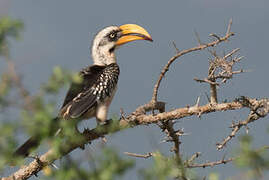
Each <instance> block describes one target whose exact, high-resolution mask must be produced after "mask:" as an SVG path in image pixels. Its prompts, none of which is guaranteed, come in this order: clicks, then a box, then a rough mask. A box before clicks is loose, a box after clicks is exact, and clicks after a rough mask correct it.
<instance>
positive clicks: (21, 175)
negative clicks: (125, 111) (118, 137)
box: [3, 98, 269, 180]
mask: <svg viewBox="0 0 269 180" xmlns="http://www.w3.org/2000/svg"><path fill="white" fill-rule="evenodd" d="M268 101H269V100H268V99H261V100H256V99H249V98H248V102H249V103H250V104H252V105H256V104H261V103H262V102H267V103H268ZM142 107H144V109H143V111H144V112H147V111H151V110H152V108H153V106H152V107H149V106H148V105H147V106H146V105H145V106H141V107H139V108H137V109H136V111H142V109H141V108H142ZM244 107H249V105H248V104H245V102H242V101H233V102H229V103H221V104H215V105H212V104H206V105H203V106H196V105H195V106H192V107H184V108H178V109H175V110H171V111H168V112H163V113H159V114H157V115H154V116H153V115H152V114H149V115H146V114H143V113H142V114H140V115H134V114H135V112H136V111H135V112H134V113H132V114H130V115H129V116H127V117H126V118H125V119H121V120H120V121H119V124H118V126H117V127H114V128H113V132H111V130H110V129H111V123H112V122H111V121H109V122H108V123H107V124H104V125H101V130H100V128H95V129H92V130H84V132H83V137H84V139H83V140H82V141H79V142H76V143H70V144H69V143H68V142H67V143H65V147H64V148H62V152H61V155H57V153H56V152H55V151H56V150H55V149H53V148H52V149H50V150H48V151H47V152H46V153H44V154H43V155H41V156H40V157H39V160H38V161H37V160H33V161H32V162H31V163H29V164H28V165H26V166H24V167H22V168H21V169H19V170H18V171H17V172H15V173H14V174H12V175H11V176H9V177H8V178H3V180H13V179H27V178H29V177H31V176H32V175H34V174H37V173H38V172H39V171H40V170H42V168H43V167H45V166H47V165H50V164H51V163H53V162H54V161H55V160H57V159H59V158H60V157H62V156H65V155H66V154H68V153H70V152H72V151H73V150H74V149H76V148H79V147H82V146H83V145H84V144H87V143H90V142H92V141H93V140H96V139H99V138H102V137H104V135H107V134H110V133H115V132H118V131H120V130H121V129H123V128H128V127H134V126H139V125H145V124H152V123H158V122H162V121H170V120H174V119H182V118H184V117H189V116H193V115H203V114H207V113H211V112H216V111H228V110H236V109H241V108H244ZM255 107H256V106H255ZM257 112H258V113H260V112H259V111H257ZM66 144H68V146H67V147H66Z"/></svg>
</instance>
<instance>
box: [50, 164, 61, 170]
mask: <svg viewBox="0 0 269 180" xmlns="http://www.w3.org/2000/svg"><path fill="white" fill-rule="evenodd" d="M51 166H52V167H54V168H55V169H57V170H58V169H59V168H58V167H57V166H56V164H54V163H51Z"/></svg>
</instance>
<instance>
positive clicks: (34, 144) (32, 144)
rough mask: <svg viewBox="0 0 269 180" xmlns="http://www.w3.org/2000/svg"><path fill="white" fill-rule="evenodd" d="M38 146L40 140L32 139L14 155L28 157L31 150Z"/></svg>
mask: <svg viewBox="0 0 269 180" xmlns="http://www.w3.org/2000/svg"><path fill="white" fill-rule="evenodd" d="M38 145H39V140H38V139H36V138H34V137H31V138H29V139H28V140H27V141H26V142H25V143H24V144H23V145H21V146H20V147H19V148H18V149H17V150H16V151H15V152H14V155H15V156H23V157H26V156H28V155H29V153H30V150H31V149H33V148H35V147H37V146H38Z"/></svg>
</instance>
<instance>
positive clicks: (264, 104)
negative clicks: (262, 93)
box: [216, 97, 269, 150]
mask: <svg viewBox="0 0 269 180" xmlns="http://www.w3.org/2000/svg"><path fill="white" fill-rule="evenodd" d="M238 101H239V102H241V103H242V104H244V105H245V106H246V107H249V108H250V110H251V111H250V113H249V115H248V117H247V119H246V120H245V121H239V122H238V123H233V124H232V126H231V128H232V129H233V130H232V132H231V133H230V134H229V136H227V137H226V138H225V139H224V140H223V141H222V142H220V143H217V144H216V145H217V150H221V149H223V148H224V147H225V145H226V144H227V143H228V142H229V141H230V140H231V139H232V138H233V137H235V135H236V133H237V132H238V131H239V130H240V128H241V127H243V126H244V127H247V125H248V124H249V123H251V122H254V121H256V120H258V119H260V118H263V117H265V116H266V115H267V114H268V113H269V100H268V99H264V100H262V101H260V102H259V103H257V102H250V101H249V99H248V98H246V97H241V99H238Z"/></svg>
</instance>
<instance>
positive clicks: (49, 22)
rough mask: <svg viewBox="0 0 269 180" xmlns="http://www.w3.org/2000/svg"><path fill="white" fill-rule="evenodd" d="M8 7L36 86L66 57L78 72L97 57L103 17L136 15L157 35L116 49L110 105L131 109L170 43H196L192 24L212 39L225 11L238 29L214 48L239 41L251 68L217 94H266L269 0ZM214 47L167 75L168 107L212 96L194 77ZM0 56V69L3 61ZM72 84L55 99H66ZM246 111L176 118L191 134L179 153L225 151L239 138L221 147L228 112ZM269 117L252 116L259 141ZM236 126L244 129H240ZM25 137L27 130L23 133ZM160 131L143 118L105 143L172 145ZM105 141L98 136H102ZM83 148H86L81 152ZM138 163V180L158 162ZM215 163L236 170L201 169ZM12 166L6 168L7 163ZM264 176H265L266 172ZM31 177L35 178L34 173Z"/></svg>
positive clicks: (23, 69)
mask: <svg viewBox="0 0 269 180" xmlns="http://www.w3.org/2000/svg"><path fill="white" fill-rule="evenodd" d="M5 15H8V16H10V17H12V18H16V19H20V20H22V21H23V23H24V31H23V33H22V38H21V40H20V41H19V42H12V43H11V47H10V48H11V51H10V54H11V59H12V60H14V61H15V64H16V69H17V71H18V72H19V73H20V74H21V75H23V83H24V84H25V86H26V87H27V88H28V89H29V90H30V92H31V93H32V94H35V93H37V92H38V91H39V88H40V86H41V84H42V83H44V82H46V81H47V80H48V78H49V76H50V74H51V73H52V70H53V67H54V66H58V65H59V66H61V67H63V68H65V69H69V70H72V71H74V72H76V71H79V70H80V69H81V68H83V67H85V66H87V65H90V64H92V60H91V56H90V51H89V48H90V46H91V42H92V40H93V37H94V36H95V34H96V33H97V32H98V31H99V30H100V29H102V28H104V27H105V26H109V25H121V24H125V23H135V24H139V25H141V26H142V27H144V28H145V29H146V30H148V32H149V33H150V34H151V35H152V38H153V40H154V42H153V43H149V42H144V41H136V42H133V43H130V44H128V45H125V46H123V47H122V48H121V49H119V50H118V51H117V60H118V64H119V65H120V68H121V75H120V79H119V86H118V91H117V93H116V96H115V98H114V101H113V103H112V105H111V108H110V117H113V116H119V114H120V108H123V110H124V112H125V113H126V114H128V113H130V112H132V111H134V110H135V108H136V107H137V106H139V105H141V104H144V103H146V102H148V101H149V100H150V99H151V96H152V90H153V86H154V84H155V82H156V80H157V78H158V76H159V73H160V71H161V69H162V67H163V66H164V65H165V64H166V63H167V61H168V60H169V58H170V57H172V56H173V55H174V54H175V52H176V51H175V48H174V47H173V44H172V42H175V43H176V45H177V48H178V49H179V50H182V49H187V48H190V47H193V46H196V45H197V44H198V43H197V39H196V36H195V33H194V32H195V31H196V32H197V33H198V34H199V37H200V39H201V40H202V42H208V41H209V40H210V37H209V36H208V35H209V34H210V33H216V34H217V35H223V34H224V33H225V32H226V28H227V25H228V22H229V19H230V18H232V19H233V25H232V32H234V33H235V36H234V37H232V38H231V40H230V41H229V42H228V43H222V44H221V45H220V47H219V48H218V49H217V50H218V52H219V54H223V52H224V51H225V52H229V51H231V50H232V49H234V48H240V49H241V50H240V55H241V56H244V59H243V60H242V61H241V62H240V63H239V66H238V69H241V68H243V69H245V70H248V71H249V72H248V73H243V74H240V75H237V76H235V77H234V78H233V79H232V80H231V81H228V83H227V84H225V85H221V86H220V88H219V90H218V92H219V94H218V95H219V101H220V102H221V101H225V100H232V99H234V98H236V97H238V96H241V95H244V96H249V97H252V98H254V97H256V98H262V97H269V91H268V90H269V83H268V80H266V79H268V78H267V77H268V75H269V73H268V67H269V61H268V42H269V36H268V32H269V1H267V0H256V1H252V0H226V1H222V0H181V1H179V0H170V1H153V0H149V1H143V0H136V1H124V0H115V1H104V0H98V1H87V0H81V1H72V0H58V1H53V0H46V1H36V0H28V1H15V0H0V16H5ZM210 57H211V55H210V53H208V51H203V52H195V53H192V54H188V55H186V56H183V57H181V58H180V59H178V60H177V61H176V62H175V63H174V64H173V65H172V67H171V68H170V70H169V72H168V73H167V75H166V77H165V79H164V80H163V81H162V83H161V87H160V92H159V100H161V101H165V102H166V103H167V107H166V109H167V110H171V109H173V108H179V107H185V106H187V105H193V104H195V102H196V99H197V97H199V96H201V104H205V103H207V98H206V95H205V93H209V87H208V85H206V84H199V83H197V82H195V81H194V80H193V78H195V77H197V78H204V77H206V76H207V71H208V59H209V58H210ZM3 68H4V66H3V61H0V71H2V70H4V69H3ZM65 93H66V89H65V90H63V91H62V92H61V94H60V96H58V98H57V99H55V101H56V102H57V105H58V108H60V106H61V103H62V101H63V98H64V95H65ZM247 113H248V111H247V110H240V111H233V112H218V113H211V114H209V115H203V116H202V117H201V118H198V117H190V118H184V119H180V120H178V123H177V125H176V127H177V128H184V131H185V132H186V133H188V134H189V135H187V136H183V137H182V139H181V140H182V144H181V150H182V155H183V157H189V156H191V155H192V154H193V153H195V152H202V156H201V157H200V158H199V161H200V162H204V161H207V160H209V161H215V160H219V159H221V158H222V157H223V155H226V156H227V157H229V156H230V155H232V154H233V152H234V150H235V149H236V147H238V138H237V137H236V138H235V139H234V140H233V141H231V143H228V145H227V147H226V148H225V149H224V150H221V151H217V150H216V146H215V144H216V142H220V141H221V140H222V139H223V138H225V137H226V136H227V135H228V134H229V133H230V129H229V128H228V127H229V126H230V125H231V123H232V121H238V120H244V119H245V118H246V117H247V115H248V114H247ZM266 120H268V117H267V118H265V119H263V120H260V121H257V122H255V123H254V124H250V125H249V128H250V130H249V134H250V135H251V136H253V140H254V144H253V145H254V147H261V146H262V145H265V144H266V143H268V134H267V132H266V131H267V128H268V122H266ZM93 126H95V122H94V121H93V120H91V121H89V122H83V123H82V124H81V128H83V127H93ZM239 134H245V131H244V129H242V130H241V131H240V133H239ZM17 136H18V138H19V139H20V142H21V143H22V142H23V141H24V140H26V138H27V134H25V133H24V132H21V134H18V135H17ZM164 137H165V134H164V133H161V132H160V129H159V128H158V126H156V125H150V126H139V127H136V128H132V129H128V130H125V131H121V132H119V133H116V134H113V135H111V136H108V137H107V140H108V142H107V145H108V146H112V147H114V148H116V150H117V151H118V153H119V154H120V155H121V156H122V157H124V158H130V159H135V158H132V157H128V156H126V155H125V154H123V152H126V151H128V152H134V153H141V154H145V153H147V152H152V151H156V150H157V149H159V150H160V151H161V152H163V153H164V154H169V150H170V147H172V145H171V144H169V143H162V140H163V138H164ZM98 141H100V140H98ZM87 148H88V150H89V151H91V152H93V153H94V152H98V149H99V147H98V146H94V145H88V146H87ZM84 153H85V151H81V150H79V149H78V150H75V151H74V152H72V153H71V154H72V156H74V158H81V155H83V154H84ZM84 155H86V153H85V154H84ZM135 160H136V165H135V169H134V170H131V171H128V173H127V174H126V175H125V176H124V177H123V179H129V180H131V179H139V175H137V171H138V170H139V169H141V168H144V167H146V166H148V165H150V164H151V163H152V160H150V159H146V160H145V159H138V158H137V159H135ZM211 172H218V173H219V177H220V179H226V178H227V177H233V176H237V175H238V174H240V171H239V169H238V168H235V167H234V165H233V164H227V165H221V166H217V167H214V168H206V169H199V170H198V169H197V170H196V174H197V175H198V176H199V177H203V176H207V175H208V174H209V173H211ZM5 173H6V174H9V173H10V171H9V170H7V171H6V172H5ZM264 178H265V179H267V178H269V176H267V177H264ZM32 179H35V178H32Z"/></svg>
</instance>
